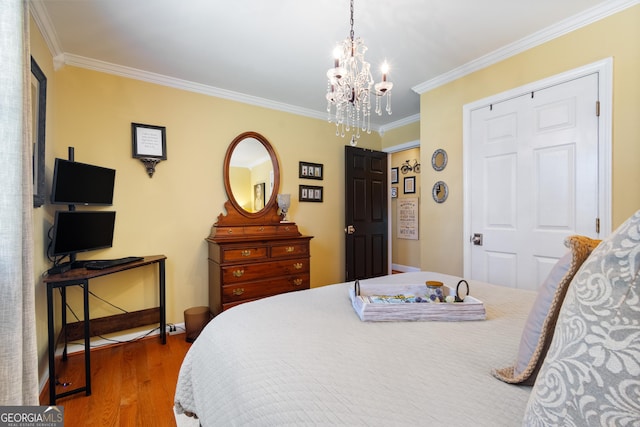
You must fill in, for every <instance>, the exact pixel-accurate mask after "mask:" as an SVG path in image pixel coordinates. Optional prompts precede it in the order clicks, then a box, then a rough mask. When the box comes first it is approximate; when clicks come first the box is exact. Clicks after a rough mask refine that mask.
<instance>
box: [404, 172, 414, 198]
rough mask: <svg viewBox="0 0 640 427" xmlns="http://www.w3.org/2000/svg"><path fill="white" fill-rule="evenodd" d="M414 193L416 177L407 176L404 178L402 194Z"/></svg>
mask: <svg viewBox="0 0 640 427" xmlns="http://www.w3.org/2000/svg"><path fill="white" fill-rule="evenodd" d="M415 192H416V177H415V176H407V177H405V178H404V194H414V193H415Z"/></svg>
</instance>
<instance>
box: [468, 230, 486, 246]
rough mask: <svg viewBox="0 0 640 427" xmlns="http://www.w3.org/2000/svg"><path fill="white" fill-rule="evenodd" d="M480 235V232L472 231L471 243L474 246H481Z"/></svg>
mask: <svg viewBox="0 0 640 427" xmlns="http://www.w3.org/2000/svg"><path fill="white" fill-rule="evenodd" d="M482 237H483V236H482V233H473V236H471V243H473V244H474V245H476V246H482Z"/></svg>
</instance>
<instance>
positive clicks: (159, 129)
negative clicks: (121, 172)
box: [131, 123, 167, 160]
mask: <svg viewBox="0 0 640 427" xmlns="http://www.w3.org/2000/svg"><path fill="white" fill-rule="evenodd" d="M131 137H132V138H131V139H132V141H133V157H134V158H136V159H157V160H167V128H165V127H164V126H152V125H143V124H141V123H131Z"/></svg>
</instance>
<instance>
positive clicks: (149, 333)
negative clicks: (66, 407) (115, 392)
mask: <svg viewBox="0 0 640 427" xmlns="http://www.w3.org/2000/svg"><path fill="white" fill-rule="evenodd" d="M185 332H186V328H185V324H184V322H183V323H167V334H169V335H176V334H184V333H185ZM157 335H160V331H159V328H157V327H156V328H155V329H152V330H149V328H137V329H135V330H129V331H125V332H124V333H122V332H119V333H114V334H109V335H108V336H107V337H106V338H107V339H105V338H102V337H92V338H91V350H92V351H93V350H97V349H100V348H101V347H107V346H112V345H117V344H126V343H127V342H129V341H134V340H136V339H143V338H148V337H153V336H157ZM83 351H84V343H82V344H76V343H70V344H68V345H67V354H68V355H71V354H74V353H80V352H83ZM48 381H49V367H48V366H47V368H46V369H45V371H44V372H43V373H42V376H41V377H40V394H42V391H43V390H44V388H45V386H46V385H47V382H48Z"/></svg>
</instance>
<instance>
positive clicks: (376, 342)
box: [174, 211, 640, 427]
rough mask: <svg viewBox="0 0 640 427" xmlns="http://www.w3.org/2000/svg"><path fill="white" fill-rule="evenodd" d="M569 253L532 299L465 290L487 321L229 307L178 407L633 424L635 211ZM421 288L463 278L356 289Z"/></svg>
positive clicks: (209, 411)
mask: <svg viewBox="0 0 640 427" xmlns="http://www.w3.org/2000/svg"><path fill="white" fill-rule="evenodd" d="M565 244H566V245H567V247H569V249H570V250H569V251H568V252H567V254H566V255H565V256H563V257H562V258H561V259H560V260H559V261H558V262H557V263H556V264H555V266H554V267H553V268H552V269H551V272H550V273H549V275H548V277H547V278H546V279H545V280H544V281H543V282H542V283H541V284H540V286H539V288H538V290H537V292H535V293H534V292H530V291H523V290H517V289H512V288H505V287H499V286H495V285H491V284H488V283H480V282H477V281H472V280H470V281H469V285H470V289H471V295H473V296H474V297H476V298H478V299H480V300H482V301H483V302H484V306H485V309H486V320H478V321H466V322H443V321H425V322H363V321H361V320H360V318H359V317H358V316H357V315H356V313H355V311H354V309H353V308H352V306H351V300H350V298H349V296H348V295H349V289H350V288H351V287H352V286H353V285H352V283H341V284H336V285H330V286H325V287H320V288H313V289H309V290H306V291H300V292H294V293H290V294H283V295H279V296H275V297H270V298H266V299H264V300H259V301H255V302H251V303H247V304H243V305H240V306H237V307H234V308H233V309H231V310H229V311H225V312H223V313H222V314H220V315H219V316H217V317H216V318H215V319H213V321H212V322H211V323H209V325H208V326H207V327H206V328H205V329H204V331H203V332H202V334H201V335H200V336H199V337H198V339H197V340H196V342H195V343H194V344H193V346H192V347H191V349H190V350H189V352H188V354H187V356H186V357H185V359H184V362H183V365H182V368H181V371H180V375H179V378H178V384H177V389H176V396H175V405H174V410H175V411H176V413H177V414H179V415H178V416H180V417H184V416H185V415H184V414H189V415H192V416H197V417H198V421H196V422H199V423H200V424H201V425H203V426H211V425H225V426H226V425H261V426H262V425H370V426H377V425H384V426H388V425H411V426H414V425H428V426H456V427H459V426H519V425H523V426H527V427H537V426H540V427H542V426H549V425H563V426H580V427H584V426H604V425H606V426H613V425H615V426H632V427H640V399H638V396H640V211H638V212H636V213H635V214H634V215H633V216H631V217H630V218H629V219H628V220H627V221H626V222H625V223H623V224H622V225H621V226H619V227H618V229H617V230H616V231H615V232H614V233H613V234H611V235H610V236H608V237H607V238H605V239H604V240H602V241H599V240H594V239H590V238H588V237H585V236H570V237H568V238H567V240H566V241H565ZM427 280H433V281H441V282H444V283H445V284H447V285H449V286H452V285H453V284H455V283H457V282H458V280H459V278H458V277H452V276H447V275H443V274H438V273H431V272H416V273H404V274H397V275H391V276H385V277H380V278H376V279H370V280H368V281H362V284H366V283H383V284H389V285H393V284H395V285H406V284H416V285H417V284H421V283H424V282H425V281H427ZM525 384H533V386H528V385H525Z"/></svg>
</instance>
